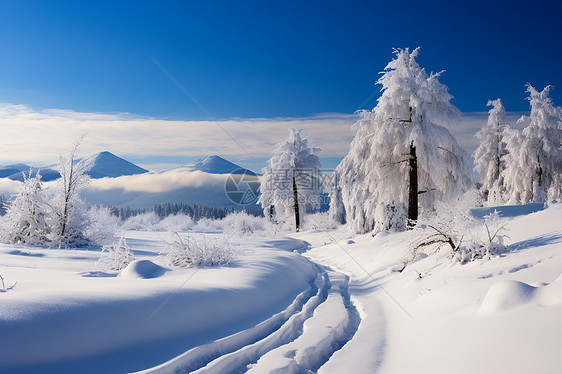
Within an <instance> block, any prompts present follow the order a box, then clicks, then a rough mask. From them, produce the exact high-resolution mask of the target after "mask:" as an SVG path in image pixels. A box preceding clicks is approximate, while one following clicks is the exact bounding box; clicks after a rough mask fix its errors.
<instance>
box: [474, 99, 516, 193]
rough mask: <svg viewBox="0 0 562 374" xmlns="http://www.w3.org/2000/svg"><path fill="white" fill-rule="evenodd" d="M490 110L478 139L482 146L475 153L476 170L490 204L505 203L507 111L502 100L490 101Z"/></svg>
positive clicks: (482, 190)
mask: <svg viewBox="0 0 562 374" xmlns="http://www.w3.org/2000/svg"><path fill="white" fill-rule="evenodd" d="M488 106H492V109H490V112H489V116H488V122H487V123H486V125H485V126H484V127H482V129H480V131H478V133H477V134H476V137H477V138H478V139H479V140H480V145H479V146H478V148H477V149H476V150H475V151H474V154H473V155H474V164H475V167H474V169H475V170H476V171H477V172H478V173H479V174H480V178H481V182H482V187H481V188H480V191H481V192H482V195H483V196H484V197H485V199H486V200H487V201H488V202H489V203H492V204H494V203H503V202H505V201H504V199H505V194H506V190H505V183H504V176H505V173H504V170H505V157H506V155H507V149H506V144H505V141H504V132H505V130H506V129H507V128H509V126H508V125H506V123H505V109H504V107H503V105H502V101H501V100H500V99H496V100H490V101H488Z"/></svg>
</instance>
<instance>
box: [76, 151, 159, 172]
mask: <svg viewBox="0 0 562 374" xmlns="http://www.w3.org/2000/svg"><path fill="white" fill-rule="evenodd" d="M89 162H91V163H92V167H91V168H90V170H88V171H87V172H86V174H89V175H90V177H91V178H94V179H96V178H104V177H109V178H116V177H121V176H123V175H135V174H144V173H148V170H146V169H143V168H141V167H140V166H137V165H135V164H133V163H132V162H129V161H127V160H124V159H122V158H121V157H118V156H115V155H114V154H113V153H111V152H108V151H103V152H99V153H96V154H94V155H92V156H90V157H89Z"/></svg>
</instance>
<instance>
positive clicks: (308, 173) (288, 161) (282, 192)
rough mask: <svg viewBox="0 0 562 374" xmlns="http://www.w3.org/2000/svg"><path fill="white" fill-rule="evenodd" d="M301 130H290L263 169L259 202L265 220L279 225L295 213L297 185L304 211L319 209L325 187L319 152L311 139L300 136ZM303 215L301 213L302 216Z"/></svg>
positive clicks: (300, 203)
mask: <svg viewBox="0 0 562 374" xmlns="http://www.w3.org/2000/svg"><path fill="white" fill-rule="evenodd" d="M301 132H302V130H296V129H293V128H290V129H289V135H288V136H287V138H286V139H285V140H284V141H283V142H281V143H279V144H277V145H276V146H275V148H274V150H273V153H272V156H271V158H270V159H269V161H268V162H267V166H266V167H265V168H264V169H263V170H262V172H263V176H262V178H261V181H260V182H261V184H260V192H261V195H260V197H259V200H258V203H259V204H261V206H262V208H263V210H264V214H265V216H266V217H269V216H270V215H271V207H272V206H273V213H274V214H273V216H274V217H272V218H274V219H275V220H276V221H277V222H287V221H289V219H290V217H293V214H294V213H293V212H294V205H295V200H294V188H293V187H294V186H293V180H294V181H295V182H296V186H297V191H298V204H299V205H300V206H301V209H300V211H301V212H303V211H304V210H305V209H306V207H307V206H309V207H312V208H318V207H319V206H320V192H321V190H322V184H321V180H320V175H319V169H320V167H321V164H320V160H319V158H318V156H317V155H316V154H317V153H318V152H319V151H320V149H319V148H310V147H309V146H308V139H306V138H303V137H301ZM301 214H302V213H301Z"/></svg>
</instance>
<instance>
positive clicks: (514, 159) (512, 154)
mask: <svg viewBox="0 0 562 374" xmlns="http://www.w3.org/2000/svg"><path fill="white" fill-rule="evenodd" d="M551 88H552V86H547V87H545V88H544V89H543V90H542V91H541V92H539V91H538V90H536V89H535V88H534V87H533V86H531V85H530V84H527V92H528V93H529V97H528V100H529V103H530V105H531V115H530V116H529V117H527V116H523V117H521V118H520V119H519V122H521V123H525V124H527V126H526V127H525V129H524V130H523V131H522V133H519V132H518V131H511V132H509V137H507V149H508V151H509V155H507V157H506V170H505V172H504V174H505V176H504V179H505V182H506V186H507V189H508V192H509V202H510V203H513V204H525V203H529V202H544V201H546V200H554V199H560V198H561V197H562V145H561V141H562V109H561V108H560V107H554V105H553V102H552V99H551V98H550V96H549V93H550V90H551Z"/></svg>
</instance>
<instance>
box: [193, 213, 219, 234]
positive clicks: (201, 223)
mask: <svg viewBox="0 0 562 374" xmlns="http://www.w3.org/2000/svg"><path fill="white" fill-rule="evenodd" d="M193 231H194V232H208V233H210V232H222V231H223V227H222V225H221V224H220V220H218V219H211V218H207V217H203V218H201V219H199V220H198V221H197V222H196V223H195V225H194V226H193Z"/></svg>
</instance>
